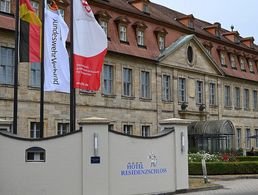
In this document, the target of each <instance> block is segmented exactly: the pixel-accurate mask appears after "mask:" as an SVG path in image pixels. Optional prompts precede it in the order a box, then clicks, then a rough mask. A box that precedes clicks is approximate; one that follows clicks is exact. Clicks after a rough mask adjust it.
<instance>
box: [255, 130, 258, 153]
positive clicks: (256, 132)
mask: <svg viewBox="0 0 258 195" xmlns="http://www.w3.org/2000/svg"><path fill="white" fill-rule="evenodd" d="M255 136H256V138H255V147H256V148H258V129H255Z"/></svg>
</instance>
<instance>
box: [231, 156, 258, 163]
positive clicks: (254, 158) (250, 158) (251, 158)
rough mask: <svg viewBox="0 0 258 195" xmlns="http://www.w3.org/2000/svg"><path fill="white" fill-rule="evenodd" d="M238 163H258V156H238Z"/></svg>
mask: <svg viewBox="0 0 258 195" xmlns="http://www.w3.org/2000/svg"><path fill="white" fill-rule="evenodd" d="M236 160H237V161H240V162H243V161H257V162H258V156H237V157H236Z"/></svg>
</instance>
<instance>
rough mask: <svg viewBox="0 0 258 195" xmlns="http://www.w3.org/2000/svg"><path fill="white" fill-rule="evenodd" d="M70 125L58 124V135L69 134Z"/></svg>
mask: <svg viewBox="0 0 258 195" xmlns="http://www.w3.org/2000/svg"><path fill="white" fill-rule="evenodd" d="M69 131H70V124H69V123H57V135H63V134H66V133H69Z"/></svg>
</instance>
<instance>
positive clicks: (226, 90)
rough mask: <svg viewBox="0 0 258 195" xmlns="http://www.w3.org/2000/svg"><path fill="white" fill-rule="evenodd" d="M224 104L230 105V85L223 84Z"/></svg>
mask: <svg viewBox="0 0 258 195" xmlns="http://www.w3.org/2000/svg"><path fill="white" fill-rule="evenodd" d="M224 106H226V107H230V106H231V94H230V86H228V85H225V87H224Z"/></svg>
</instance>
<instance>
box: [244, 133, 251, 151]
mask: <svg viewBox="0 0 258 195" xmlns="http://www.w3.org/2000/svg"><path fill="white" fill-rule="evenodd" d="M250 136H251V130H250V129H246V130H245V148H246V149H250V148H251V138H250Z"/></svg>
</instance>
